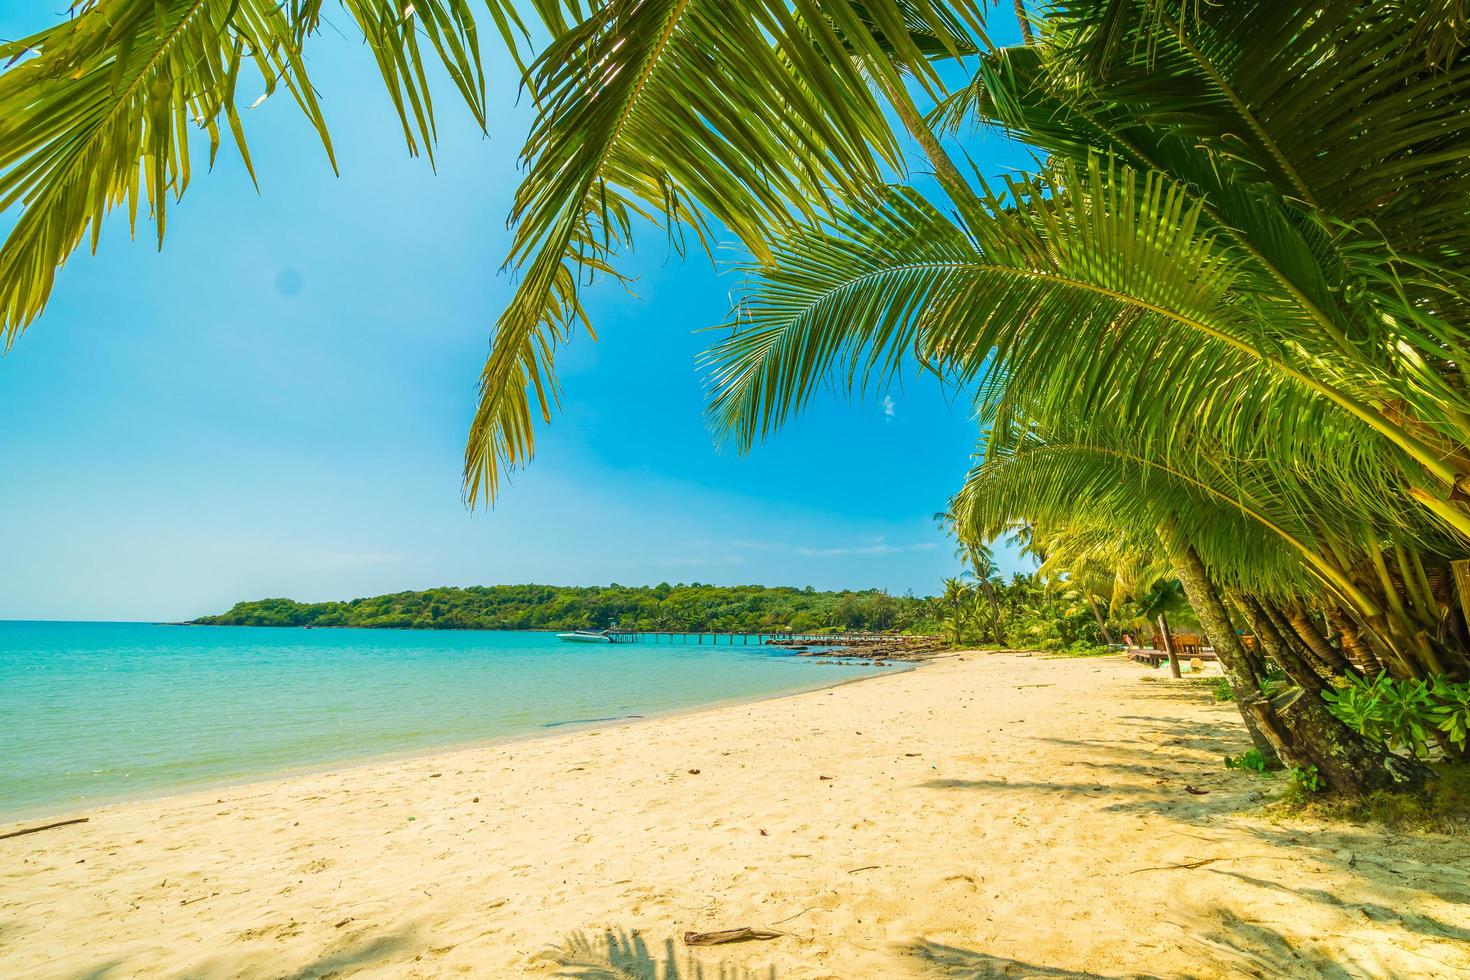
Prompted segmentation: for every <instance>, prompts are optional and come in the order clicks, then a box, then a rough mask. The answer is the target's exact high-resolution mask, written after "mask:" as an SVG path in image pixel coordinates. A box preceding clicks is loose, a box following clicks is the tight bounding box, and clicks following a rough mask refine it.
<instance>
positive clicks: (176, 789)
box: [0, 624, 953, 834]
mask: <svg viewBox="0 0 1470 980" xmlns="http://www.w3.org/2000/svg"><path fill="white" fill-rule="evenodd" d="M154 625H176V624H154ZM182 625H193V624H182ZM242 628H251V627H242ZM253 628H261V627H253ZM264 628H267V629H269V628H273V627H264ZM286 628H288V629H299V627H286ZM324 628H328V627H324ZM329 628H332V629H337V628H341V629H359V628H365V627H329ZM385 628H388V629H397V628H399V627H385ZM486 632H493V631H486ZM517 632H524V631H517ZM946 656H953V654H936V655H935V656H933V657H930V658H927V659H925V660H917V661H894V662H891V663H890V664H889V666H887V667H885V668H882V669H879V670H876V671H874V672H873V673H869V674H864V675H862V676H861V677H848V678H845V679H840V680H836V681H832V682H830V683H829V682H822V683H819V684H817V685H816V686H812V687H798V688H795V689H792V690H789V691H780V692H777V693H775V694H758V695H755V696H753V697H734V698H723V699H720V700H718V701H706V702H702V703H700V704H696V705H691V706H688V707H683V708H670V709H669V710H667V711H655V712H650V713H649V714H646V715H626V716H623V717H621V718H593V719H587V720H586V721H585V722H582V721H577V720H572V721H553V722H547V723H544V724H542V725H541V726H540V727H539V728H538V729H536V730H533V731H528V732H517V733H514V734H509V735H497V736H491V737H488V738H474V739H467V740H463V741H454V742H445V743H443V744H440V745H429V746H424V747H423V748H421V749H406V750H403V751H399V752H381V753H375V754H372V755H365V756H351V757H348V758H343V759H336V760H327V761H324V762H321V763H308V764H305V765H300V766H291V767H289V768H286V769H273V770H270V771H267V772H260V773H254V774H250V775H244V776H236V777H225V778H222V779H204V780H199V781H191V782H189V783H182V784H179V785H177V786H172V787H168V788H154V789H141V790H138V791H137V792H134V793H125V794H121V795H118V796H109V797H107V798H105V799H102V798H99V799H96V800H89V801H87V802H86V803H84V804H82V805H80V806H75V807H66V808H60V809H58V808H55V807H38V808H35V809H29V810H17V811H5V810H0V834H3V833H9V832H11V831H14V830H19V829H22V825H25V824H31V823H38V822H41V821H50V820H67V819H71V818H78V817H90V816H91V815H93V814H94V813H95V812H97V811H100V810H107V809H113V808H117V807H126V806H131V805H136V804H148V803H165V802H169V801H173V800H178V799H181V798H185V797H191V796H196V795H199V794H204V793H209V792H213V791H219V790H233V789H244V788H249V787H258V786H261V785H268V784H273V783H280V782H287V781H290V780H293V779H299V778H303V777H309V776H321V775H329V774H334V773H339V772H344V773H345V772H350V771H352V770H357V769H365V768H372V767H374V766H379V765H391V764H393V763H399V762H412V761H418V760H424V759H432V758H435V757H438V756H444V755H453V754H455V753H458V752H472V751H475V750H479V749H490V748H499V747H502V746H508V745H518V744H521V743H532V742H539V741H542V740H545V739H552V738H558V737H561V736H570V735H575V734H579V733H582V732H589V731H593V732H596V731H613V730H617V729H620V728H626V727H629V726H633V725H637V724H639V723H641V722H657V721H661V720H664V719H669V718H679V717H683V716H685V715H697V714H700V713H702V712H706V711H718V710H720V709H721V708H731V707H738V706H740V705H743V704H758V703H760V702H763V701H772V700H780V699H781V698H796V697H801V696H802V695H804V694H812V693H815V692H818V691H825V690H828V689H830V688H836V687H842V686H843V685H846V684H859V683H862V682H864V681H872V680H877V679H878V678H880V677H885V676H888V675H889V674H900V673H906V672H908V671H912V670H917V669H918V668H919V667H921V666H923V665H924V664H926V663H929V662H931V661H933V660H938V659H942V658H944V657H946ZM850 659H855V658H851V657H833V658H831V659H830V660H826V661H823V662H826V663H837V664H838V665H839V666H841V665H842V664H841V661H843V660H850Z"/></svg>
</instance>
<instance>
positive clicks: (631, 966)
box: [550, 929, 776, 980]
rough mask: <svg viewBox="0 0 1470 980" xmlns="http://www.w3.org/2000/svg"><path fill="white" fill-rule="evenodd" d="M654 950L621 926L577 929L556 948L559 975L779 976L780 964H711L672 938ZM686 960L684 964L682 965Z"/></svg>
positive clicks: (668, 979) (747, 979)
mask: <svg viewBox="0 0 1470 980" xmlns="http://www.w3.org/2000/svg"><path fill="white" fill-rule="evenodd" d="M659 945H660V946H661V947H662V952H660V953H654V952H653V951H652V950H651V949H649V947H648V943H647V942H646V941H645V940H644V938H643V936H642V935H641V934H639V933H637V932H630V931H627V930H624V929H619V930H618V931H617V932H613V931H611V930H608V931H607V932H604V933H603V934H602V935H600V936H597V935H586V934H584V933H573V934H572V935H570V936H568V937H567V940H566V942H564V943H563V944H562V945H561V946H559V947H557V948H556V949H554V950H552V952H551V956H550V958H551V960H552V961H553V962H554V963H556V964H557V966H558V969H557V971H556V974H555V975H556V976H558V977H572V978H575V980H776V968H775V967H770V968H768V969H767V970H765V971H762V972H752V971H750V970H744V969H741V968H739V967H735V966H730V965H729V964H726V963H719V964H716V965H714V966H707V965H705V964H703V963H700V962H698V961H697V960H695V959H694V957H693V955H692V954H689V953H687V952H686V953H685V955H684V956H683V957H680V956H679V953H678V950H677V949H676V947H675V943H674V940H673V939H672V938H669V939H665V940H663V942H662V943H660V944H659ZM681 962H682V966H681Z"/></svg>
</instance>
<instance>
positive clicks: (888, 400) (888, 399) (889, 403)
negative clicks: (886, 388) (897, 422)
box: [883, 395, 895, 419]
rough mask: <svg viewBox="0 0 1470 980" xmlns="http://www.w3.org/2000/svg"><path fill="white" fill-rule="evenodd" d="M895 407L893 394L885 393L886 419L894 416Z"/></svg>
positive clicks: (884, 408) (884, 410)
mask: <svg viewBox="0 0 1470 980" xmlns="http://www.w3.org/2000/svg"><path fill="white" fill-rule="evenodd" d="M894 407H895V403H894V401H893V396H892V395H884V396H883V415H884V417H885V418H886V419H891V418H893V409H894Z"/></svg>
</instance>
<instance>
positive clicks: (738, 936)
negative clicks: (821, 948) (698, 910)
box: [684, 926, 782, 946]
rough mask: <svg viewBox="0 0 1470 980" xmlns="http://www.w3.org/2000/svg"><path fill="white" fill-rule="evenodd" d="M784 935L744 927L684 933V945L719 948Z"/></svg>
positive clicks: (768, 930)
mask: <svg viewBox="0 0 1470 980" xmlns="http://www.w3.org/2000/svg"><path fill="white" fill-rule="evenodd" d="M780 935H782V933H779V932H772V931H771V930H770V929H752V928H751V927H750V926H742V927H740V928H739V929H722V930H720V931H719V932H686V933H684V945H686V946H718V945H719V944H720V943H743V942H746V941H747V940H751V939H775V938H776V937H778V936H780Z"/></svg>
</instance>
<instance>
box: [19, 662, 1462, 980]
mask: <svg viewBox="0 0 1470 980" xmlns="http://www.w3.org/2000/svg"><path fill="white" fill-rule="evenodd" d="M1152 673H1153V672H1150V671H1147V670H1146V669H1144V668H1140V667H1138V666H1136V665H1133V664H1129V663H1126V662H1123V661H1122V660H1119V659H1104V660H1049V659H1041V658H1028V657H1024V656H1016V655H1011V654H1002V655H984V654H968V655H964V656H962V657H958V658H946V659H942V660H939V661H937V662H935V663H932V664H929V665H926V666H924V667H923V668H921V669H919V670H917V671H913V672H909V673H904V674H898V675H892V676H885V677H879V678H875V679H872V680H868V681H864V682H862V683H857V684H848V685H844V686H841V687H837V688H834V689H832V690H828V691H819V692H813V693H808V694H800V695H795V696H792V697H786V698H779V699H774V700H768V701H762V702H758V703H753V704H746V705H739V706H734V707H723V708H718V709H713V710H709V711H704V712H699V713H694V714H688V715H682V716H678V717H672V718H663V719H652V720H648V721H644V722H638V723H634V724H630V725H626V726H623V727H618V728H612V729H608V730H605V731H584V732H577V733H571V734H567V735H562V736H558V737H554V738H549V739H541V740H537V741H530V742H524V743H516V744H509V745H499V746H492V747H485V748H476V749H461V750H456V751H452V752H446V753H443V754H439V755H435V756H429V757H421V758H415V759H411V760H400V761H395V762H387V763H380V764H373V765H370V766H361V767H356V768H350V769H344V770H341V771H339V772H334V773H327V774H318V775H310V776H301V777H295V778H290V779H285V780H281V781H278V782H268V783H255V784H251V785H248V786H241V787H236V788H232V789H227V790H212V791H208V792H197V793H192V794H189V795H186V796H180V797H175V798H171V799H166V800H155V801H146V802H138V803H129V804H123V805H116V806H109V807H103V808H100V809H97V810H94V811H91V812H89V813H88V814H85V815H86V816H89V817H90V820H89V821H88V822H87V823H85V824H78V825H73V826H68V827H60V828H56V829H54V830H47V831H44V832H41V833H36V834H31V835H28V836H24V837H17V838H13V839H10V840H3V841H0V976H4V977H8V978H13V977H67V978H81V977H87V978H94V980H97V978H108V980H113V978H121V977H209V978H214V977H322V976H337V977H343V976H364V977H366V976H372V977H438V976H447V975H464V976H473V977H517V976H549V975H556V973H557V971H558V969H560V967H559V966H558V962H557V960H556V958H555V957H554V956H552V955H549V951H550V950H552V949H553V948H554V947H556V946H558V945H563V944H566V943H567V942H568V940H569V937H571V936H574V935H580V936H581V937H583V938H584V939H585V940H587V941H588V943H590V945H591V946H592V947H593V948H595V949H600V950H602V951H603V952H604V953H605V952H606V951H607V949H608V948H609V947H608V943H609V938H608V937H609V934H610V935H611V937H612V941H613V946H614V947H617V948H616V949H615V950H614V953H615V956H614V958H615V959H617V960H619V961H621V962H633V961H636V960H637V959H638V958H639V957H640V956H642V955H644V954H643V952H642V951H643V950H645V949H646V950H647V955H649V956H651V957H653V958H654V959H658V960H664V959H666V958H667V957H668V956H669V955H670V953H671V952H672V955H673V956H674V957H675V959H676V961H677V963H678V965H679V967H680V970H681V972H680V974H679V975H680V976H681V977H684V978H686V980H688V978H689V977H691V976H693V973H692V972H683V971H684V967H685V963H686V957H687V956H688V955H690V952H689V951H686V949H685V947H684V944H683V942H682V941H681V939H680V937H681V936H682V935H683V933H684V932H685V931H686V930H696V931H705V930H719V929H729V928H734V927H738V926H753V927H759V928H766V929H770V930H774V931H778V932H780V933H782V935H780V936H778V937H777V938H775V939H772V940H768V941H755V942H747V943H743V944H739V945H726V946H718V947H711V948H707V949H703V950H696V951H693V955H694V956H695V957H696V960H697V962H699V963H702V964H705V965H706V971H705V973H704V974H703V975H704V976H706V977H710V978H713V977H714V976H717V975H718V976H739V975H740V973H739V972H738V971H739V970H751V971H757V972H758V975H759V976H761V977H770V976H775V977H777V978H782V980H788V978H817V977H826V978H833V977H839V978H868V977H947V976H955V977H987V976H1043V977H1092V976H1102V977H1118V976H1152V977H1200V978H1205V977H1238V976H1249V975H1258V976H1270V977H1278V976H1286V977H1319V976H1343V977H1350V976H1351V977H1357V976H1365V977H1433V976H1452V975H1460V974H1462V973H1464V972H1466V971H1470V843H1467V842H1465V841H1463V840H1452V839H1447V838H1426V837H1415V838H1410V837H1405V836H1402V835H1394V834H1389V833H1385V832H1383V831H1380V830H1370V829H1354V828H1345V827H1335V828H1331V829H1325V828H1321V827H1317V826H1311V825H1305V824H1300V823H1291V824H1281V825H1277V824H1273V823H1271V822H1269V821H1267V820H1265V819H1262V818H1260V817H1258V816H1252V815H1251V814H1250V812H1249V811H1250V810H1251V809H1252V808H1253V807H1254V806H1255V805H1256V804H1255V802H1253V800H1252V794H1255V793H1258V792H1260V791H1261V790H1263V789H1265V790H1267V791H1270V790H1272V789H1274V788H1275V786H1276V784H1277V783H1279V782H1280V780H1279V779H1278V780H1276V781H1274V782H1273V781H1267V780H1262V779H1261V778H1260V777H1257V776H1254V775H1250V774H1244V773H1238V772H1230V771H1227V770H1225V769H1224V768H1223V767H1222V765H1221V756H1222V755H1224V754H1225V753H1227V752H1239V751H1241V750H1242V749H1243V748H1244V747H1245V746H1246V742H1245V740H1244V738H1243V737H1242V732H1241V729H1240V724H1239V717H1238V715H1237V714H1236V713H1235V709H1234V707H1233V706H1231V705H1218V704H1214V703H1212V702H1210V701H1209V700H1207V696H1206V695H1205V694H1204V693H1202V692H1201V691H1199V690H1198V689H1183V688H1179V687H1173V686H1170V685H1168V684H1167V683H1147V682H1145V681H1144V680H1143V678H1144V676H1145V675H1149V674H1152ZM693 770H697V772H696V771H693ZM1187 785H1188V786H1191V787H1193V788H1195V789H1197V790H1205V791H1207V792H1206V793H1204V794H1203V795H1195V794H1193V793H1190V792H1187V791H1186V789H1185V787H1186V786H1187ZM35 822H37V821H28V822H26V823H27V824H29V823H35ZM39 822H46V821H39ZM24 825H25V824H12V825H6V826H0V833H4V832H7V831H11V830H14V829H18V828H20V827H21V826H24ZM625 944H626V946H625ZM717 964H724V965H726V966H727V967H728V968H729V969H730V971H731V972H729V973H725V974H722V973H721V972H720V971H719V970H718V969H713V967H715V966H716V965H717ZM564 975H589V976H590V975H606V974H578V973H575V972H573V971H571V970H567V972H566V973H565V974H564ZM635 975H636V974H635ZM662 975H663V974H662V973H660V976H662Z"/></svg>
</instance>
